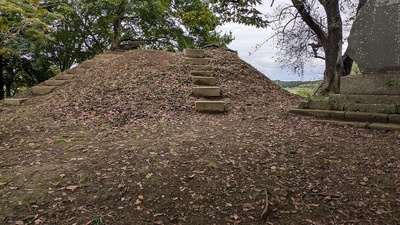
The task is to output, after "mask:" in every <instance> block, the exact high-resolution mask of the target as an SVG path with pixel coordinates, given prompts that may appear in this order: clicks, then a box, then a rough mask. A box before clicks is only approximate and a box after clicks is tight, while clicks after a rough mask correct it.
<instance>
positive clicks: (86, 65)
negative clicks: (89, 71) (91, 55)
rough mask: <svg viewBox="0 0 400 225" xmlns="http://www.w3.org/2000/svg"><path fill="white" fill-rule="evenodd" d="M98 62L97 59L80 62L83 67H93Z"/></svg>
mask: <svg viewBox="0 0 400 225" xmlns="http://www.w3.org/2000/svg"><path fill="white" fill-rule="evenodd" d="M96 64H97V62H96V61H91V60H88V61H85V62H83V63H81V64H79V66H80V67H82V68H92V67H94V66H96Z"/></svg>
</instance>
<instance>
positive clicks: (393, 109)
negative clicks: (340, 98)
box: [334, 103, 400, 114]
mask: <svg viewBox="0 0 400 225" xmlns="http://www.w3.org/2000/svg"><path fill="white" fill-rule="evenodd" d="M334 109H337V110H344V111H353V112H358V111H359V112H369V113H388V114H395V113H399V112H400V108H399V106H398V105H385V104H359V103H353V104H351V103H349V104H337V105H336V106H334Z"/></svg>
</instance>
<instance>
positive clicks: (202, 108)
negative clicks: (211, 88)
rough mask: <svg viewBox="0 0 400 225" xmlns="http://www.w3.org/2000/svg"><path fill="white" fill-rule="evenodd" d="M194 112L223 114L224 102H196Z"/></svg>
mask: <svg viewBox="0 0 400 225" xmlns="http://www.w3.org/2000/svg"><path fill="white" fill-rule="evenodd" d="M195 105H196V111H198V112H224V111H225V102H224V101H196V102H195Z"/></svg>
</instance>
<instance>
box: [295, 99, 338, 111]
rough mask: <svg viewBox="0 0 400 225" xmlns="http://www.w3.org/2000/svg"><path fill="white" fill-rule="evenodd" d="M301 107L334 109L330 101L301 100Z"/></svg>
mask: <svg viewBox="0 0 400 225" xmlns="http://www.w3.org/2000/svg"><path fill="white" fill-rule="evenodd" d="M299 108H301V109H321V110H330V109H332V106H331V104H330V103H329V102H324V101H302V102H300V106H299Z"/></svg>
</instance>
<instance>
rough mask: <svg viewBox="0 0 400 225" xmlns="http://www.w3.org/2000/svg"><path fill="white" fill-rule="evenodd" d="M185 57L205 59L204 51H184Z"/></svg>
mask: <svg viewBox="0 0 400 225" xmlns="http://www.w3.org/2000/svg"><path fill="white" fill-rule="evenodd" d="M183 55H185V56H187V57H204V55H205V51H204V49H185V50H183Z"/></svg>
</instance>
